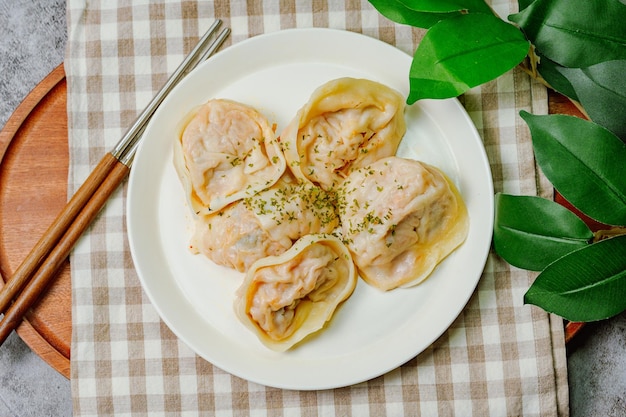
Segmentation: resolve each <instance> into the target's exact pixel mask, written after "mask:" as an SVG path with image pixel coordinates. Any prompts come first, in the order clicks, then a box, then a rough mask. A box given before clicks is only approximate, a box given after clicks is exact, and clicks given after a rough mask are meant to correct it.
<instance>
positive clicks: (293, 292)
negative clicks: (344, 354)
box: [234, 235, 357, 352]
mask: <svg viewBox="0 0 626 417" xmlns="http://www.w3.org/2000/svg"><path fill="white" fill-rule="evenodd" d="M356 280H357V275H356V271H355V267H354V263H353V262H352V259H351V258H350V253H349V252H348V249H347V248H346V247H345V246H344V245H343V243H342V242H341V241H340V240H339V239H337V238H336V237H333V236H330V235H308V236H305V237H303V238H302V239H300V240H299V241H298V242H296V243H295V244H294V246H293V247H292V248H291V249H289V250H288V251H287V252H285V253H283V254H282V255H280V256H272V257H267V258H263V259H261V260H259V261H257V262H255V263H254V264H253V265H252V267H251V268H250V270H249V271H248V273H247V274H246V278H245V280H244V282H243V284H242V285H241V287H240V288H239V290H238V292H237V298H236V300H235V303H234V307H235V312H236V314H237V317H238V318H239V320H241V322H242V323H243V324H244V325H245V326H246V327H247V328H249V329H250V330H252V331H253V332H254V333H255V334H256V335H257V337H258V338H259V340H260V341H261V342H262V343H263V344H264V345H265V346H267V347H268V348H270V349H272V350H275V351H281V352H282V351H285V350H287V349H289V348H291V347H292V346H294V345H295V344H296V343H298V342H300V341H302V340H303V339H304V338H305V337H307V336H308V335H310V334H312V333H315V332H317V331H318V330H320V329H322V328H323V327H324V325H325V324H326V322H327V321H329V320H330V319H331V317H332V316H333V314H334V312H335V310H336V309H337V307H338V306H339V304H340V303H341V302H342V301H344V300H346V299H347V298H348V297H349V296H350V295H351V294H352V292H353V291H354V288H355V286H356Z"/></svg>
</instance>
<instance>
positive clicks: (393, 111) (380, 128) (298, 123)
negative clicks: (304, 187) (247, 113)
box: [280, 78, 406, 190]
mask: <svg viewBox="0 0 626 417" xmlns="http://www.w3.org/2000/svg"><path fill="white" fill-rule="evenodd" d="M404 107H405V106H404V98H403V97H402V96H401V95H400V93H398V92H397V91H395V90H393V89H391V88H389V87H387V86H385V85H383V84H380V83H377V82H374V81H370V80H366V79H355V78H340V79H336V80H333V81H330V82H328V83H326V84H324V85H322V86H320V87H319V88H317V89H316V90H315V91H314V92H313V94H312V95H311V97H310V99H309V101H308V102H307V103H306V104H305V105H304V106H303V107H302V108H301V109H300V110H299V111H298V113H297V114H296V116H295V117H294V119H293V120H292V121H291V122H290V123H289V125H288V126H287V127H286V128H285V129H284V130H283V132H282V133H281V136H280V140H281V144H282V146H283V150H284V152H285V157H286V158H287V164H288V166H289V168H290V169H291V171H292V172H293V173H294V174H295V176H296V177H297V178H298V179H299V180H301V181H311V182H313V183H315V184H319V185H320V186H321V187H322V188H324V189H326V190H328V189H331V188H333V187H334V186H335V185H336V184H338V183H339V182H341V181H342V180H343V178H344V177H345V176H346V175H347V174H348V173H349V171H350V169H351V168H358V167H361V166H365V165H368V164H370V163H372V162H373V161H375V160H377V159H380V158H383V157H386V156H391V155H394V154H395V153H396V150H397V147H398V144H399V143H400V140H401V139H402V137H403V136H404V133H405V131H406V125H405V121H404Z"/></svg>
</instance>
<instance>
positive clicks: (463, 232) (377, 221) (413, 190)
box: [338, 156, 469, 290]
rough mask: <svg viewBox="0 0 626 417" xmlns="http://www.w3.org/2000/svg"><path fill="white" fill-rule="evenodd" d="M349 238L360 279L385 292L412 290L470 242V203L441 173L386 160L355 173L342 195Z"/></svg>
mask: <svg viewBox="0 0 626 417" xmlns="http://www.w3.org/2000/svg"><path fill="white" fill-rule="evenodd" d="M339 193H340V197H339V199H340V201H341V202H342V203H341V207H340V208H339V210H338V211H339V216H340V219H341V229H342V235H343V239H344V241H345V242H346V245H347V246H348V248H349V249H350V252H351V253H352V257H353V259H354V261H355V263H356V265H357V268H358V271H359V274H360V276H361V277H362V278H363V280H364V281H365V282H367V283H368V284H370V285H372V286H374V287H376V288H379V289H381V290H391V289H394V288H398V287H410V286H413V285H416V284H418V283H420V282H422V281H423V280H424V279H426V278H427V277H428V276H429V275H430V274H431V272H432V271H433V270H434V269H435V267H436V266H437V265H438V264H439V263H440V262H441V261H442V260H443V259H444V258H445V257H446V256H448V255H449V254H450V253H451V252H452V251H454V250H455V249H456V248H457V247H458V246H459V245H460V244H462V243H463V242H464V241H465V238H466V237H467V233H468V230H469V218H468V214H467V209H466V207H465V203H464V202H463V200H462V198H461V196H460V194H459V192H458V191H457V190H456V188H455V187H454V185H453V184H452V183H451V182H450V181H449V180H448V178H447V177H446V176H445V175H444V174H443V173H442V172H441V171H440V170H438V169H437V168H435V167H432V166H429V165H427V164H423V163H420V162H418V161H415V160H412V159H404V158H399V157H395V156H394V157H389V158H384V159H381V160H379V161H376V162H375V163H373V164H371V165H369V166H367V167H364V168H361V169H359V170H356V171H354V172H352V173H351V174H350V175H349V176H348V178H346V180H345V182H344V184H343V185H342V186H341V189H340V191H339Z"/></svg>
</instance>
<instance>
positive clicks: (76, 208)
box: [0, 153, 118, 313]
mask: <svg viewBox="0 0 626 417" xmlns="http://www.w3.org/2000/svg"><path fill="white" fill-rule="evenodd" d="M116 163H118V161H117V159H116V158H115V157H114V156H113V155H111V154H110V153H107V154H106V155H105V156H104V157H103V158H102V159H101V160H100V162H99V163H98V165H97V166H96V168H95V169H94V170H93V171H92V172H91V174H90V175H89V177H88V178H87V179H86V180H85V182H84V183H83V184H82V185H81V186H80V188H79V189H78V190H77V191H76V193H75V194H74V195H73V196H72V198H71V199H70V201H68V203H67V204H66V205H65V207H64V208H63V210H62V211H61V212H60V213H59V214H58V215H57V217H56V219H55V220H54V221H53V222H52V224H51V225H50V227H48V230H47V231H46V232H45V233H44V234H43V236H42V237H41V239H39V241H38V242H37V244H36V245H35V246H34V247H33V248H32V249H31V251H30V252H29V253H28V255H27V256H26V258H24V260H23V261H22V263H21V264H20V265H19V266H18V268H17V269H16V270H15V272H14V273H13V276H12V277H11V278H10V279H8V280H7V282H6V283H5V285H4V286H3V287H2V288H1V289H0V313H3V312H5V311H6V309H7V308H8V306H9V304H11V301H12V300H13V299H14V298H15V297H16V296H17V294H18V293H19V292H20V291H21V290H22V288H24V286H25V285H26V283H27V282H28V280H29V278H30V277H31V276H32V274H33V272H35V270H36V269H37V267H39V265H40V264H41V262H42V260H43V259H44V258H45V257H46V256H48V254H49V253H50V251H51V250H52V249H53V248H54V246H55V245H56V244H57V242H58V241H59V240H60V239H61V236H63V233H65V231H66V230H67V228H68V227H69V225H70V224H71V223H72V222H73V221H74V218H75V217H76V216H77V214H78V213H79V212H80V211H81V209H82V208H83V207H84V206H85V204H86V203H87V201H88V200H89V199H90V198H91V196H92V195H93V194H94V192H95V191H96V190H97V189H98V187H99V186H100V184H101V183H102V182H103V181H104V179H105V178H106V177H107V175H109V173H110V172H111V170H112V169H113V167H114V166H115V164H116Z"/></svg>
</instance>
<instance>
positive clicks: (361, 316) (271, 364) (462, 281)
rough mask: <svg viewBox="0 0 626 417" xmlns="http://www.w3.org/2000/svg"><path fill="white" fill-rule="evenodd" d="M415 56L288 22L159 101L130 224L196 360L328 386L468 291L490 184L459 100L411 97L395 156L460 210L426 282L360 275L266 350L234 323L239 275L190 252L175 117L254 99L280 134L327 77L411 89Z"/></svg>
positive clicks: (134, 176)
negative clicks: (451, 237) (463, 227)
mask: <svg viewBox="0 0 626 417" xmlns="http://www.w3.org/2000/svg"><path fill="white" fill-rule="evenodd" d="M410 64H411V57H410V56H408V55H406V54H405V53H403V52H401V51H399V50H398V49H396V48H394V47H392V46H390V45H388V44H386V43H383V42H381V41H378V40H375V39H372V38H369V37H366V36H363V35H359V34H355V33H351V32H346V31H338V30H330V29H294V30H286V31H281V32H275V33H271V34H266V35H261V36H257V37H254V38H251V39H249V40H247V41H244V42H240V43H238V44H236V45H234V46H231V47H230V48H228V49H226V50H224V51H223V52H220V53H218V54H217V55H215V56H214V57H213V58H212V59H211V60H209V61H207V62H206V63H204V64H203V65H201V66H200V67H198V68H197V69H196V70H195V71H193V72H192V73H191V74H189V75H188V76H187V77H186V78H185V79H184V80H183V81H182V82H181V83H180V84H179V85H178V86H177V87H176V88H175V89H174V91H173V92H172V93H171V94H170V95H169V96H168V97H167V99H166V100H165V101H164V102H163V104H162V105H161V106H160V108H159V109H158V111H157V112H156V114H155V115H154V117H153V118H152V121H151V123H150V125H149V126H148V128H147V130H146V133H145V135H144V138H143V142H142V144H141V146H140V148H139V149H138V152H137V155H136V158H135V161H134V165H133V169H132V172H131V176H130V187H129V194H128V206H127V210H128V235H129V239H130V249H131V252H132V256H133V260H134V262H135V266H136V269H137V272H138V274H139V278H140V280H141V283H142V285H143V287H144V289H145V291H146V293H147V294H148V296H149V298H150V300H151V302H152V304H153V305H154V307H155V308H156V309H157V311H158V313H159V314H160V316H161V318H162V319H163V320H164V321H165V323H166V324H167V325H168V326H169V327H170V329H171V330H172V331H173V332H174V333H175V334H176V335H177V336H178V337H179V338H180V339H181V340H182V341H184V342H185V343H186V344H187V345H188V346H190V347H191V349H193V350H194V351H195V352H197V353H198V354H199V355H200V356H201V357H203V358H205V359H206V360H208V361H209V362H211V363H213V364H214V365H216V366H218V367H219V368H221V369H223V370H225V371H227V372H230V373H232V374H234V375H237V376H239V377H242V378H245V379H247V380H250V381H253V382H257V383H260V384H264V385H268V386H273V387H279V388H287V389H301V390H312V389H326V388H336V387H341V386H347V385H351V384H355V383H358V382H362V381H365V380H368V379H371V378H374V377H376V376H379V375H382V374H384V373H386V372H387V371H389V370H392V369H394V368H396V367H398V366H399V365H401V364H403V363H404V362H406V361H408V360H410V359H411V358H413V357H414V356H416V355H417V354H419V353H420V352H422V351H423V350H424V349H426V348H427V347H428V346H429V345H430V344H432V343H433V342H434V341H435V340H436V339H437V338H438V337H439V336H440V335H441V334H442V333H443V332H444V331H445V330H446V329H447V328H448V327H449V326H450V325H451V323H452V322H453V321H454V320H455V318H456V317H457V316H458V314H459V313H460V312H461V310H462V309H463V308H464V306H465V304H466V303H467V301H468V299H469V298H470V296H471V294H472V293H473V292H474V289H475V288H476V285H477V283H478V280H479V278H480V276H481V274H482V271H483V268H484V265H485V261H486V257H487V254H488V251H489V246H490V242H491V233H492V221H493V220H492V219H493V185H492V180H491V174H490V170H489V164H488V161H487V158H486V155H485V151H484V148H483V145H482V142H481V140H480V137H479V136H478V134H477V132H476V129H475V127H474V126H473V124H472V122H471V120H470V119H469V117H468V115H467V114H466V113H465V111H464V109H463V108H462V106H461V105H460V104H459V102H458V101H457V100H433V101H431V100H424V101H420V102H418V103H417V104H416V105H413V106H411V107H409V108H408V110H407V113H406V118H407V124H408V129H407V134H406V136H405V138H404V139H403V142H402V144H401V146H400V150H399V155H400V156H405V157H411V158H415V159H419V160H423V161H425V162H428V163H430V164H432V165H435V166H437V167H439V168H441V169H442V170H443V171H444V172H446V173H447V174H448V176H450V177H451V178H452V180H453V181H454V182H455V183H456V185H457V186H458V188H459V190H460V192H461V194H462V196H463V198H464V200H465V202H466V204H467V208H468V210H469V215H470V222H471V226H470V231H469V236H468V238H467V241H466V242H465V244H464V245H463V246H461V247H460V248H459V249H458V250H457V251H456V252H454V253H453V254H452V255H451V256H449V257H448V258H447V259H446V260H445V261H444V262H443V263H442V264H441V265H440V266H439V267H438V268H437V270H436V271H435V272H434V273H433V274H432V275H431V276H430V278H428V280H426V281H425V282H424V283H423V284H421V285H418V286H416V287H414V288H410V289H401V290H396V291H392V292H388V293H383V292H380V291H378V290H376V289H374V288H371V287H369V286H367V285H366V284H364V283H363V282H362V281H360V282H359V283H358V285H357V288H356V290H355V292H354V293H353V295H352V296H351V297H350V298H349V299H348V300H347V301H346V302H345V303H344V304H343V305H342V307H341V308H340V309H339V310H338V311H337V313H336V314H335V316H334V317H333V319H332V321H331V322H330V325H329V326H328V327H327V328H326V329H324V330H323V331H322V332H320V333H319V335H318V336H316V337H314V338H312V339H311V340H308V341H307V342H306V343H304V344H302V345H301V346H299V347H297V348H295V349H293V350H291V351H288V352H286V353H276V352H272V351H270V350H268V349H267V348H265V347H264V346H263V345H262V344H261V343H260V342H259V341H258V340H257V339H256V337H255V336H254V335H253V334H252V333H251V332H249V331H248V330H246V329H245V328H244V326H243V325H242V324H241V323H239V321H238V320H237V318H236V317H235V314H234V312H233V307H232V302H233V299H234V292H235V290H236V288H237V287H238V286H239V284H240V282H241V280H242V278H243V275H242V274H239V273H237V272H234V271H231V270H229V269H226V268H223V267H219V266H216V265H215V264H213V263H212V262H211V261H209V260H207V259H206V258H204V257H203V256H200V255H196V256H194V255H192V254H191V253H190V252H189V251H188V250H187V246H188V241H189V237H190V234H191V227H190V222H189V210H188V208H187V206H186V203H185V196H184V194H183V190H182V187H181V185H180V183H179V181H178V177H177V176H176V173H175V171H174V167H173V164H172V147H173V143H174V141H175V140H176V126H177V124H178V123H179V120H181V118H182V117H183V116H184V115H185V114H186V113H187V112H188V111H189V110H190V109H192V108H193V107H194V106H196V105H198V104H201V103H204V102H205V101H206V100H208V99H210V98H229V99H232V100H237V101H241V102H243V103H247V104H249V105H252V106H254V107H256V108H257V109H258V110H260V111H261V112H262V113H263V114H265V115H266V117H268V119H269V120H270V122H275V123H276V124H277V125H278V129H277V132H280V131H281V130H282V128H283V127H285V126H286V124H287V123H288V122H289V120H290V119H291V118H292V117H293V116H294V115H295V113H296V111H297V110H298V108H300V107H301V106H302V105H303V104H304V103H305V102H306V101H307V100H308V97H309V95H310V94H311V92H312V91H313V90H314V89H315V88H316V87H318V86H319V85H321V84H322V83H324V82H326V81H329V80H331V79H334V78H338V77H342V76H351V77H362V78H369V79H372V80H375V81H379V82H382V83H384V84H386V85H388V86H390V87H393V88H395V89H397V90H398V91H400V92H402V93H403V94H405V95H406V94H408V72H409V67H410Z"/></svg>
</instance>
